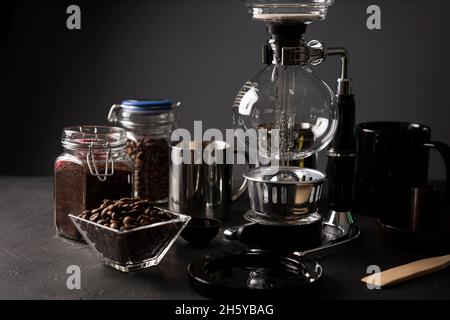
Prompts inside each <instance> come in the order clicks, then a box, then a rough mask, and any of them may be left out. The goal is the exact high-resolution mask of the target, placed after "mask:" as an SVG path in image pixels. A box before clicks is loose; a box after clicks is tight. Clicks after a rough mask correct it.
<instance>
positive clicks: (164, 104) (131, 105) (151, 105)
mask: <svg viewBox="0 0 450 320" xmlns="http://www.w3.org/2000/svg"><path fill="white" fill-rule="evenodd" d="M172 105H173V102H172V101H171V100H169V99H159V100H133V99H128V100H124V101H122V106H123V107H124V108H126V109H131V110H133V111H165V110H170V109H171V108H172Z"/></svg>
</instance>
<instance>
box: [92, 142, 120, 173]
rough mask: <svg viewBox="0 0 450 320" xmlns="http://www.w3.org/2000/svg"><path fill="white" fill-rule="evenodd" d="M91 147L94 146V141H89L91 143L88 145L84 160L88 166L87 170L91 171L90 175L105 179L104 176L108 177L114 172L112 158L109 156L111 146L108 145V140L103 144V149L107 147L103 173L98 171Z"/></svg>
mask: <svg viewBox="0 0 450 320" xmlns="http://www.w3.org/2000/svg"><path fill="white" fill-rule="evenodd" d="M93 148H94V142H91V144H90V145H89V151H88V153H87V155H86V162H87V165H88V168H89V172H90V173H91V175H93V176H96V177H97V178H98V180H100V181H105V180H106V177H110V176H112V175H113V174H114V158H113V157H111V147H110V146H109V142H107V143H106V144H105V149H107V151H106V157H105V172H104V173H99V171H98V167H97V164H96V163H95V158H94V152H93ZM110 161H111V171H109V168H108V163H109V162H110Z"/></svg>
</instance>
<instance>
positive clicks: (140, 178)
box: [108, 99, 179, 203]
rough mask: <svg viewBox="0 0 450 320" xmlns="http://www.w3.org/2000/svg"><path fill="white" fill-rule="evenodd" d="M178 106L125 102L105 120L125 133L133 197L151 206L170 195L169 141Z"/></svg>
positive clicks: (113, 108)
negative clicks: (149, 203) (132, 164)
mask: <svg viewBox="0 0 450 320" xmlns="http://www.w3.org/2000/svg"><path fill="white" fill-rule="evenodd" d="M177 106H179V103H177V104H173V103H172V101H170V100H167V99H163V100H125V101H123V102H122V103H121V104H119V105H113V106H112V107H111V109H110V111H109V115H108V121H110V122H112V123H116V122H117V123H119V124H120V125H121V126H122V127H124V128H125V129H126V131H127V136H128V143H127V153H128V155H129V156H130V157H131V159H132V160H133V161H134V166H135V173H134V197H136V198H140V199H146V200H149V201H150V202H152V203H159V202H165V201H167V198H168V195H169V141H170V134H171V133H172V130H173V128H174V127H175V126H176V121H175V120H176V108H175V107H177Z"/></svg>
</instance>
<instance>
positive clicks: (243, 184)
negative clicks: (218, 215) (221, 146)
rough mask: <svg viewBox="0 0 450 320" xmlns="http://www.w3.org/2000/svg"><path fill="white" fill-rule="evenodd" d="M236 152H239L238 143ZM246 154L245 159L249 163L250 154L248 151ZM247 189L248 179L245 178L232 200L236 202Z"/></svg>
mask: <svg viewBox="0 0 450 320" xmlns="http://www.w3.org/2000/svg"><path fill="white" fill-rule="evenodd" d="M234 153H235V154H236V153H238V150H237V148H236V145H235V146H234ZM244 156H245V161H246V162H247V163H248V164H249V156H248V152H247V151H245V153H244ZM246 190H247V179H245V178H244V181H242V184H241V185H240V187H239V189H237V190H236V192H235V193H234V194H233V196H232V197H231V201H233V202H234V201H236V200H238V199H239V198H240V197H241V196H242V195H243V194H244V192H245V191H246Z"/></svg>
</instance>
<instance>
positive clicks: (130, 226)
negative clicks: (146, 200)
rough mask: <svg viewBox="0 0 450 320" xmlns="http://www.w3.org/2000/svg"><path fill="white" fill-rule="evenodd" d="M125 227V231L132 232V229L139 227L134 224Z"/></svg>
mask: <svg viewBox="0 0 450 320" xmlns="http://www.w3.org/2000/svg"><path fill="white" fill-rule="evenodd" d="M123 226H124V227H125V230H131V229H134V228H136V227H137V226H136V225H135V224H133V223H129V224H124V225H123Z"/></svg>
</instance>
